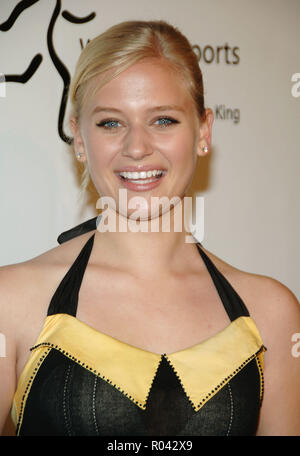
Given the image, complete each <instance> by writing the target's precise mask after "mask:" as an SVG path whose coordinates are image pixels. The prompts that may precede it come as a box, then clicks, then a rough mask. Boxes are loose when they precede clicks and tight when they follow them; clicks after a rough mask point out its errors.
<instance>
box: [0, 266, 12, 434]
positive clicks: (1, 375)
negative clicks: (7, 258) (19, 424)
mask: <svg viewBox="0 0 300 456" xmlns="http://www.w3.org/2000/svg"><path fill="white" fill-rule="evenodd" d="M9 278H10V274H9V273H8V267H2V268H0V290H1V293H0V295H1V304H0V333H1V336H0V435H2V433H3V428H4V425H5V422H6V419H7V417H8V415H9V412H10V408H11V405H12V400H13V395H14V392H15V388H16V341H15V337H14V334H15V330H14V327H13V326H14V319H15V318H16V316H14V314H13V306H12V296H11V294H10V293H9V292H8V288H9V287H8V284H9Z"/></svg>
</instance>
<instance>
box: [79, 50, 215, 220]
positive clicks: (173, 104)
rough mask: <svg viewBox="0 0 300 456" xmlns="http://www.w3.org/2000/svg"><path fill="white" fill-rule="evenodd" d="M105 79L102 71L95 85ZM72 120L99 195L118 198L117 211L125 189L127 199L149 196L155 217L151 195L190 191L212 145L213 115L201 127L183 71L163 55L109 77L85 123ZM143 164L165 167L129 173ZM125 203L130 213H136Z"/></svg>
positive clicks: (84, 114)
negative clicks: (206, 149) (197, 168)
mask: <svg viewBox="0 0 300 456" xmlns="http://www.w3.org/2000/svg"><path fill="white" fill-rule="evenodd" d="M101 78H102V76H101V75H100V76H99V77H96V78H95V79H94V81H93V82H92V83H91V84H92V86H94V84H99V82H101ZM71 126H72V129H73V132H74V146H75V150H76V151H77V152H78V151H79V152H81V153H83V157H84V158H83V159H85V158H86V159H87V160H88V165H89V171H90V175H91V178H92V180H93V183H94V185H95V187H96V189H97V191H98V193H99V195H100V196H110V197H112V198H113V199H114V200H115V202H116V208H117V211H118V212H122V213H124V210H125V208H122V207H121V206H120V205H119V190H120V189H126V190H127V199H128V200H129V199H130V198H131V197H134V196H139V197H143V200H144V202H145V205H144V210H145V211H147V214H148V215H147V217H148V216H150V212H149V211H150V208H151V197H154V196H155V197H163V196H164V197H167V198H169V199H171V198H172V197H174V196H178V197H179V198H183V197H184V195H185V193H186V191H187V189H188V187H189V185H190V184H191V181H192V177H193V173H194V169H195V165H196V159H197V154H198V155H202V154H203V151H202V147H203V146H205V145H206V146H208V145H209V142H210V126H211V125H210V126H209V125H208V123H207V121H206V122H204V123H202V124H201V125H200V122H199V119H198V116H197V114H196V110H195V105H194V102H193V100H192V98H191V96H190V94H189V92H188V90H187V89H186V87H185V84H184V83H183V82H182V81H181V80H180V79H179V77H178V76H177V75H175V74H174V72H173V71H170V68H169V67H168V66H167V65H166V64H164V63H163V62H161V61H160V60H158V59H155V60H149V59H148V60H145V61H143V62H139V63H136V64H134V65H132V66H131V67H129V68H127V69H126V70H124V71H123V72H121V73H120V74H119V75H118V76H117V77H115V78H114V79H112V80H111V81H110V82H108V83H106V84H105V85H104V86H103V87H102V88H101V89H100V90H99V91H98V92H97V94H96V96H95V97H94V98H89V99H88V101H87V103H86V104H85V105H84V107H83V110H82V112H81V118H80V126H79V128H76V125H75V123H74V122H72V121H71ZM140 168H141V169H142V170H143V171H144V172H146V173H147V172H148V173H149V171H150V170H158V171H163V173H162V175H161V176H160V177H155V176H153V175H150V174H139V175H136V174H124V173H122V171H123V172H129V171H138V170H139V169H140ZM120 172H121V173H122V176H123V177H121V176H120ZM158 176H159V175H158ZM124 177H125V180H124ZM137 178H141V179H139V180H136V179H137ZM143 179H146V180H145V181H144V182H147V183H146V184H142V182H143ZM126 209H127V216H130V214H131V213H132V212H134V210H133V209H131V210H130V209H128V208H126ZM147 217H146V218H147Z"/></svg>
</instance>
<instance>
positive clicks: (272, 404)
mask: <svg viewBox="0 0 300 456" xmlns="http://www.w3.org/2000/svg"><path fill="white" fill-rule="evenodd" d="M261 300H264V304H262V305H263V306H264V320H265V321H264V322H262V324H261V326H262V329H263V331H262V336H263V340H264V344H265V345H266V347H267V349H268V350H267V352H265V372H264V381H265V382H264V398H263V403H262V408H261V416H260V422H259V426H258V431H257V435H259V436H270V435H273V436H282V435H284V436H299V435H300V383H299V381H300V356H299V357H296V356H295V355H297V349H296V348H297V347H294V348H293V346H295V340H292V337H293V335H294V334H299V335H300V305H299V302H298V301H297V299H296V297H295V296H294V294H293V293H292V292H291V291H290V290H289V289H288V288H287V287H285V286H284V285H283V284H281V283H280V282H277V281H276V280H274V279H267V280H266V289H265V293H264V294H261ZM294 337H295V336H294ZM298 353H299V355H300V347H298Z"/></svg>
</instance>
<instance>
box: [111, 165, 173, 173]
mask: <svg viewBox="0 0 300 456" xmlns="http://www.w3.org/2000/svg"><path fill="white" fill-rule="evenodd" d="M154 169H157V170H162V171H165V168H163V167H162V166H159V165H158V166H156V165H143V166H142V165H141V166H124V167H123V168H119V169H116V170H115V173H121V172H122V171H123V172H142V171H152V170H154Z"/></svg>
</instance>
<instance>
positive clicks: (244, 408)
mask: <svg viewBox="0 0 300 456" xmlns="http://www.w3.org/2000/svg"><path fill="white" fill-rule="evenodd" d="M95 223H96V218H94V219H91V220H89V221H88V222H86V224H85V225H84V224H81V225H79V226H78V227H79V228H78V227H75V228H74V229H72V230H69V232H66V233H62V234H63V235H64V236H63V237H62V238H61V237H59V238H60V239H61V240H62V242H65V241H66V239H67V238H68V236H69V239H71V238H72V237H74V236H76V235H78V234H82V233H83V232H88V231H91V230H93V229H95V228H93V227H94V226H95ZM82 225H84V226H82ZM74 230H75V231H74ZM84 230H86V231H84ZM70 232H71V233H70ZM68 233H69V234H68ZM74 233H77V234H74ZM93 243H94V234H93V235H92V236H91V237H90V238H89V240H88V241H87V242H86V244H85V245H84V247H83V248H82V249H81V252H80V253H79V255H78V256H77V258H76V259H75V261H74V263H73V264H72V266H71V267H70V269H69V270H68V272H67V273H66V275H65V276H64V277H63V279H62V281H61V283H60V284H59V286H58V287H57V289H56V291H55V293H54V295H53V297H52V299H51V302H50V304H49V308H48V315H54V314H57V313H67V314H70V315H72V316H74V317H76V313H77V306H78V295H79V290H80V286H81V283H82V279H83V276H84V272H85V269H86V267H87V264H88V261H89V257H90V254H91V251H92V247H93ZM196 245H197V248H198V251H199V254H200V255H201V258H202V259H203V261H204V263H205V265H206V267H207V269H208V272H209V274H210V275H211V278H212V280H213V283H214V284H215V286H216V289H217V291H218V294H219V296H220V299H221V301H222V303H223V305H224V308H225V310H226V312H227V314H228V316H229V318H230V320H231V321H232V320H234V319H236V318H238V317H240V316H249V313H248V310H247V308H246V306H245V304H244V303H243V301H242V300H241V298H240V297H239V296H238V294H237V293H236V292H235V290H234V289H233V287H232V286H231V285H230V283H229V282H228V281H227V280H226V278H225V277H224V276H223V275H222V274H221V273H220V271H218V269H217V268H216V267H215V266H214V264H213V263H212V262H211V260H210V259H209V258H208V257H207V255H206V254H205V253H204V251H203V250H202V249H201V248H200V246H199V244H196ZM112 362H117V360H116V359H114V360H112ZM203 369H205V366H203ZM259 407H260V375H259V370H258V367H257V365H256V360H255V358H254V359H252V361H250V362H249V363H248V364H247V365H246V366H244V367H243V368H242V369H241V370H240V371H239V372H238V373H237V374H236V375H235V376H234V377H233V378H232V379H231V380H230V381H229V383H227V384H226V385H225V386H224V387H223V388H222V389H220V390H219V391H218V392H217V393H216V394H215V395H212V397H211V398H210V399H209V400H208V402H207V403H206V404H205V405H204V406H203V407H202V408H201V409H200V410H199V411H198V412H195V411H194V409H193V407H192V404H191V402H190V401H189V399H188V397H187V396H186V394H185V392H184V390H183V387H182V386H181V383H180V381H179V379H178V377H177V375H176V373H175V372H174V370H173V368H172V367H171V366H170V365H169V363H168V361H167V359H166V358H165V357H164V356H163V357H162V359H161V363H160V365H159V367H158V370H157V372H156V375H155V378H154V380H153V383H152V386H151V389H150V392H149V396H148V400H147V407H146V410H142V409H141V408H139V407H138V406H137V405H136V404H135V403H134V402H132V401H131V400H130V399H129V398H127V397H126V396H125V394H123V393H122V392H121V391H119V390H118V388H117V387H114V386H113V385H111V384H109V383H108V382H106V381H105V380H103V379H101V378H100V377H99V376H97V375H96V374H93V373H92V372H90V371H89V370H87V369H85V368H84V367H83V366H81V365H80V364H78V363H76V361H74V360H72V359H69V358H68V357H67V356H66V355H65V354H63V353H61V352H59V351H58V350H56V349H55V348H52V349H51V350H50V352H49V354H48V355H47V357H46V358H45V359H44V360H43V362H42V364H41V365H40V367H39V368H38V371H37V374H36V376H35V378H34V380H33V383H32V385H31V389H30V392H29V395H28V398H27V401H26V403H25V409H24V416H23V421H22V425H21V428H20V435H87V436H88V435H104V436H113V435H115V436H127V435H128V436H130V435H132V436H139V435H140V436H142V435H190V436H192V435H203V436H205V435H210V436H218V435H255V431H256V427H257V422H258V416H259Z"/></svg>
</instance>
